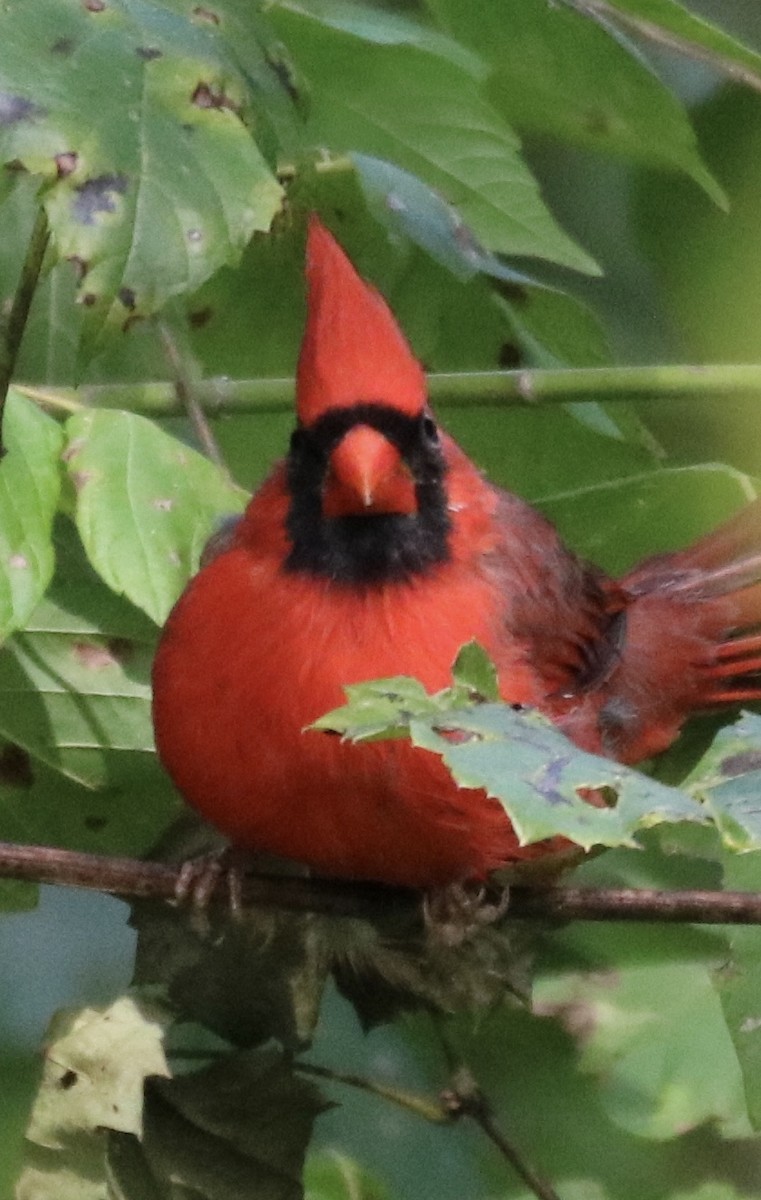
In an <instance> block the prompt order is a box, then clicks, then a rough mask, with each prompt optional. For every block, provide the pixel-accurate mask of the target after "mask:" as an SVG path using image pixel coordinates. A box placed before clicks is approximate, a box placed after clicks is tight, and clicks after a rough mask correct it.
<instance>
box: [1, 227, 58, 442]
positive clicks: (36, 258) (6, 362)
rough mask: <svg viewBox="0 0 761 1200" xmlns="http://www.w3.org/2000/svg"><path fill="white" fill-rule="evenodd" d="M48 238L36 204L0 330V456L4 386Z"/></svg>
mask: <svg viewBox="0 0 761 1200" xmlns="http://www.w3.org/2000/svg"><path fill="white" fill-rule="evenodd" d="M49 238H50V230H49V228H48V219H47V214H46V212H45V209H44V208H43V206H42V205H40V206H39V208H38V209H37V216H36V218H35V222H34V225H33V227H32V232H31V234H30V237H29V244H28V246H27V248H26V257H25V258H24V262H23V265H22V267H21V275H20V277H19V281H18V284H17V286H16V292H15V295H14V297H13V304H12V306H11V311H10V314H9V316H8V322H7V324H6V326H5V329H4V330H3V334H2V338H0V457H2V455H3V454H5V445H4V444H3V439H2V423H3V414H4V412H5V401H6V399H7V397H8V388H9V387H10V384H11V380H12V379H13V375H14V372H15V370H16V360H17V359H18V355H19V350H20V349H21V342H22V340H23V337H24V330H25V329H26V323H27V319H28V317H29V309H30V308H31V305H32V298H33V297H34V293H35V291H36V288H37V282H38V280H39V277H40V271H41V270H42V262H43V259H44V258H45V251H46V250H47V247H48V240H49Z"/></svg>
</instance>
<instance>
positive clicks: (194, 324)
mask: <svg viewBox="0 0 761 1200" xmlns="http://www.w3.org/2000/svg"><path fill="white" fill-rule="evenodd" d="M213 311H214V310H213V309H212V307H211V305H210V304H207V306H206V308H197V309H196V310H195V312H192V313H189V314H188V323H189V325H190V327H191V329H203V327H204V325H208V323H209V321H210V320H211V317H212V313H213Z"/></svg>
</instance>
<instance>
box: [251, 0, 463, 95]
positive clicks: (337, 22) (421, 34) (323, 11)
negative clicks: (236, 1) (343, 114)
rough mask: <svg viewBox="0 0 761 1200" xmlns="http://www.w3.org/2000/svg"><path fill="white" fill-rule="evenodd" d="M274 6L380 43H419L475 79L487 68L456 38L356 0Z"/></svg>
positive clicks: (278, 0) (288, 0) (284, 1)
mask: <svg viewBox="0 0 761 1200" xmlns="http://www.w3.org/2000/svg"><path fill="white" fill-rule="evenodd" d="M271 7H272V8H274V9H287V10H288V11H290V12H294V13H298V14H300V15H301V16H304V17H310V18H312V19H313V20H318V21H320V22H321V24H323V25H326V26H328V27H329V28H331V29H338V30H341V31H343V32H344V33H350V34H353V35H354V37H357V38H361V39H362V41H365V42H371V43H374V44H375V45H379V46H416V47H417V48H418V49H420V50H425V51H426V52H427V53H428V54H432V55H434V56H435V57H437V58H441V59H444V60H445V61H448V62H451V63H453V64H454V65H455V66H458V67H460V68H462V70H464V71H467V72H468V74H470V75H472V76H473V78H474V79H483V78H484V76H485V74H486V67H485V66H484V64H483V62H482V61H481V60H480V58H479V57H478V56H477V55H476V54H473V53H471V51H469V50H466V49H465V47H464V46H463V45H462V44H461V43H460V42H457V41H455V40H454V39H453V38H449V37H446V36H445V35H444V34H442V33H439V32H438V31H437V30H436V29H432V28H431V27H430V26H429V25H422V24H420V23H419V22H418V21H414V20H412V18H411V17H408V16H406V15H405V14H403V13H395V12H390V11H389V10H388V9H380V10H377V9H373V8H371V7H370V6H369V5H367V4H362V3H359V4H357V3H353V2H352V0H306V3H303V2H300V0H274V2H273V3H272V5H271Z"/></svg>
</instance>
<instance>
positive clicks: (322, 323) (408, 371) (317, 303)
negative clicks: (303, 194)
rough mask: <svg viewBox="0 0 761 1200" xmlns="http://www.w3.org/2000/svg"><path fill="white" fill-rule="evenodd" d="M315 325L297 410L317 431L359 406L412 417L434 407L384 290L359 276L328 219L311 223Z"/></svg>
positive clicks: (304, 356) (307, 341)
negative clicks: (333, 414) (321, 422)
mask: <svg viewBox="0 0 761 1200" xmlns="http://www.w3.org/2000/svg"><path fill="white" fill-rule="evenodd" d="M306 277H307V322H306V329H305V330H304V339H303V341H302V344H301V353H300V355H299V365H298V371H297V388H296V394H297V410H298V416H299V419H300V421H301V422H302V423H303V424H305V425H309V424H311V423H312V422H313V421H316V420H317V419H318V418H319V417H321V416H322V414H323V413H325V412H328V411H330V410H332V409H335V408H346V407H349V406H351V405H352V404H356V403H358V402H360V403H362V402H376V403H383V404H390V405H393V407H394V408H396V409H398V410H400V411H401V412H404V413H407V414H408V415H410V416H417V415H418V414H419V413H420V412H422V410H423V408H424V406H425V403H426V386H425V375H424V372H423V368H422V367H421V365H420V363H419V362H418V361H417V359H416V358H415V356H414V355H413V353H412V351H411V349H410V347H409V345H408V343H407V341H406V339H405V337H404V334H403V333H402V331H401V329H400V328H399V326H398V325H397V323H396V320H395V318H394V316H393V313H392V312H391V310H390V308H389V307H388V305H387V304H386V301H385V300H384V299H383V297H382V296H381V294H380V292H378V291H376V289H375V288H374V287H372V286H371V285H370V284H369V283H365V281H364V280H363V279H361V278H360V276H359V275H358V274H357V272H356V271H355V269H354V267H353V266H352V264H351V262H350V261H349V259H348V258H347V256H346V254H345V253H344V251H343V250H342V249H341V247H340V246H339V245H338V242H336V240H335V238H334V237H333V235H332V234H331V233H329V232H328V230H327V229H326V228H325V226H324V225H323V224H322V223H321V222H320V220H319V219H318V218H317V217H315V216H313V217H311V219H310V222H309V234H308V238H307V256H306Z"/></svg>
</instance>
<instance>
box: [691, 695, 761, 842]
mask: <svg viewBox="0 0 761 1200" xmlns="http://www.w3.org/2000/svg"><path fill="white" fill-rule="evenodd" d="M684 786H685V787H686V788H688V789H689V790H690V791H691V792H692V793H693V795H695V796H697V797H698V798H699V799H700V800H702V801H703V803H704V804H705V806H706V809H707V810H708V812H710V813H711V816H712V817H713V819H714V821H715V822H716V824H717V826H718V827H719V829H720V831H721V835H722V837H723V839H724V841H725V842H726V844H727V845H728V846H731V847H732V849H733V850H761V716H759V714H758V713H751V712H746V713H743V714H742V716H741V717H740V718H739V720H738V721H736V722H735V723H734V724H733V725H728V726H726V727H725V728H724V729H720V730H719V732H718V733H717V735H716V737H715V738H714V741H713V744H712V745H711V747H710V748H709V750H708V751H707V753H706V754H705V755H704V756H703V758H702V759H701V760H700V762H699V763H698V764H697V765H696V766H695V767H694V769H693V770H692V772H691V773H690V775H689V776H688V778H687V779H686V781H685V785H684Z"/></svg>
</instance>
